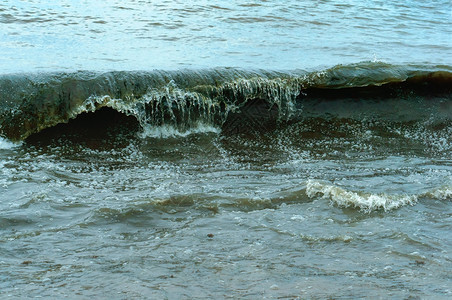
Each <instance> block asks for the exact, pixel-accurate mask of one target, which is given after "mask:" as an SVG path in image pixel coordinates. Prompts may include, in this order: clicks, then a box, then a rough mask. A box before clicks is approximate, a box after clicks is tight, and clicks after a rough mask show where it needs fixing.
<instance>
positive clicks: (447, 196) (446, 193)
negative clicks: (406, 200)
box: [423, 185, 452, 200]
mask: <svg viewBox="0 0 452 300" xmlns="http://www.w3.org/2000/svg"><path fill="white" fill-rule="evenodd" d="M423 196H424V197H427V198H432V199H437V200H452V185H445V186H442V187H440V188H437V189H433V190H431V191H429V192H427V193H425V194H423Z"/></svg>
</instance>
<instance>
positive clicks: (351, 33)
mask: <svg viewBox="0 0 452 300" xmlns="http://www.w3.org/2000/svg"><path fill="white" fill-rule="evenodd" d="M451 6H452V5H451V3H450V1H448V0H444V1H430V2H428V3H426V2H425V1H407V2H403V3H401V2H400V1H348V2H347V3H342V2H338V1H202V0H201V1H165V0H156V1H132V0H131V1H116V0H106V1H102V2H98V1H73V0H63V1H58V2H56V3H55V2H52V1H32V0H28V1H14V0H6V1H2V3H1V4H0V66H1V67H0V70H2V71H3V72H17V71H19V72H23V71H37V70H38V71H41V70H78V69H84V70H86V69H95V70H137V69H145V70H149V69H154V68H159V69H168V68H172V69H178V68H183V67H195V68H198V67H201V68H206V67H207V68H210V67H217V66H225V67H245V68H269V67H270V68H272V69H295V68H302V69H306V68H314V67H318V66H331V65H335V64H348V63H351V62H357V61H362V60H372V59H380V60H384V61H387V62H389V63H397V64H400V63H424V64H425V63H427V64H430V63H435V64H447V65H450V64H451V63H452V58H451V57H452V42H451V40H452V29H451V28H452V21H451V14H450V11H451V9H452V7H451Z"/></svg>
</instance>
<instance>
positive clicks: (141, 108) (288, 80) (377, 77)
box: [0, 62, 452, 141]
mask: <svg viewBox="0 0 452 300" xmlns="http://www.w3.org/2000/svg"><path fill="white" fill-rule="evenodd" d="M413 95H414V96H413ZM451 95H452V69H451V68H450V67H447V66H436V67H419V66H417V67H413V66H393V65H388V64H384V63H381V62H363V63H358V64H353V65H346V66H342V65H339V66H336V67H334V68H331V69H327V70H323V71H319V72H310V73H309V72H305V71H302V70H297V71H292V72H272V71H245V70H240V69H230V68H223V69H212V70H182V71H168V72H165V71H152V72H108V73H96V72H75V73H45V74H6V75H0V97H1V102H0V136H2V137H5V138H8V139H10V140H15V141H20V140H24V139H26V138H27V137H28V136H30V135H31V134H33V133H36V132H39V131H41V130H43V129H45V128H48V127H52V126H55V125H57V124H59V123H67V122H68V121H69V120H70V119H73V118H76V117H77V116H78V115H80V114H81V113H84V112H94V111H96V110H98V109H100V108H102V107H110V108H113V109H114V110H117V111H118V112H121V113H124V114H126V115H129V116H134V117H135V118H136V119H137V120H138V122H139V123H140V124H141V125H142V126H143V127H144V126H146V125H151V126H173V127H175V128H176V129H177V130H178V131H180V132H187V131H189V130H190V129H191V128H193V127H196V126H198V125H197V124H205V125H207V126H211V127H215V128H221V127H224V126H225V124H229V126H232V127H233V129H237V128H241V127H242V124H241V121H242V120H241V119H250V118H246V116H249V115H253V116H258V115H259V116H261V118H260V119H259V118H258V120H257V121H256V120H254V121H255V123H256V124H260V123H266V122H267V123H268V122H270V123H276V124H279V123H281V122H285V121H290V120H292V119H293V118H299V117H300V116H301V117H304V115H303V114H304V113H305V112H306V109H305V110H303V108H304V107H309V103H311V104H312V103H320V102H322V101H324V100H325V101H326V100H327V101H330V100H331V99H333V100H335V99H349V98H351V99H357V98H359V99H364V100H365V99H366V98H375V97H380V98H389V97H405V98H406V97H411V98H413V99H414V97H417V96H421V97H424V98H428V97H431V96H435V97H436V96H440V97H442V98H441V101H439V102H440V104H438V105H440V106H441V107H440V108H438V109H437V110H441V111H442V118H443V119H446V121H450V118H451V114H452V105H451ZM411 98H410V99H411ZM424 102H425V101H424ZM311 106H312V105H311ZM352 109H353V108H352ZM388 109H390V108H386V110H388ZM413 109H415V107H413ZM419 111H423V110H422V109H421V110H419V109H418V110H417V112H419ZM407 113H408V114H409V112H407ZM243 115H244V116H245V117H244V118H242V116H243ZM440 115H441V114H440ZM231 116H232V117H231ZM231 118H232V119H231ZM232 132H234V130H232Z"/></svg>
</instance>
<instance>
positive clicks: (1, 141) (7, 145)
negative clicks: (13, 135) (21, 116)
mask: <svg viewBox="0 0 452 300" xmlns="http://www.w3.org/2000/svg"><path fill="white" fill-rule="evenodd" d="M19 145H20V143H13V142H11V141H9V140H7V139H5V138H2V137H1V136H0V149H12V148H14V147H17V146H19Z"/></svg>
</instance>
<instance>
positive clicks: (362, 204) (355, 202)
mask: <svg viewBox="0 0 452 300" xmlns="http://www.w3.org/2000/svg"><path fill="white" fill-rule="evenodd" d="M306 194H307V195H308V197H309V198H314V197H317V196H320V197H322V198H324V199H329V200H330V201H332V202H333V203H335V204H336V205H338V206H340V207H353V208H359V209H361V210H363V211H366V212H371V211H375V210H379V209H383V210H385V211H389V210H393V209H396V208H399V207H402V206H405V205H413V204H415V203H416V202H417V197H416V196H410V195H388V194H371V193H365V192H353V191H347V190H346V189H344V188H341V187H338V186H335V185H332V184H327V183H322V182H319V181H314V180H309V181H308V183H307V186H306Z"/></svg>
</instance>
